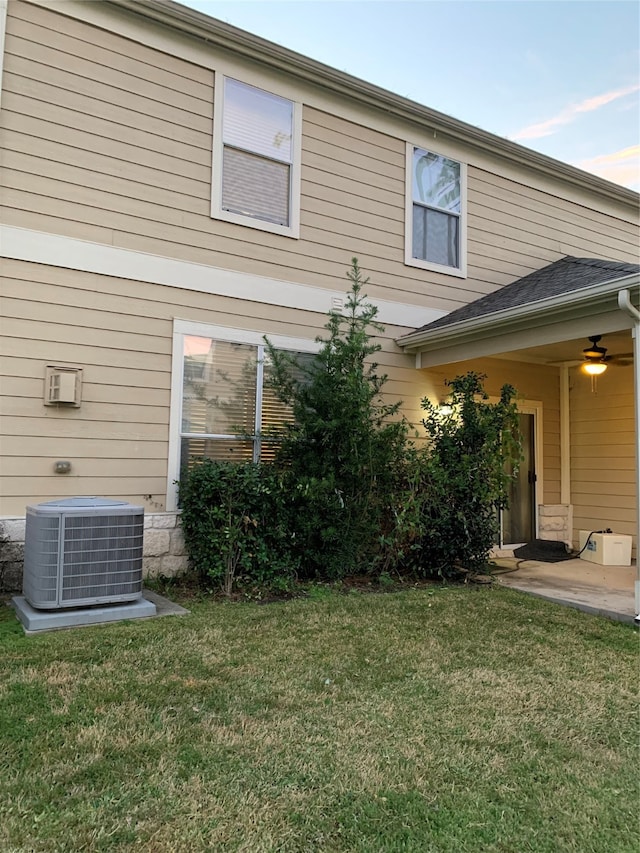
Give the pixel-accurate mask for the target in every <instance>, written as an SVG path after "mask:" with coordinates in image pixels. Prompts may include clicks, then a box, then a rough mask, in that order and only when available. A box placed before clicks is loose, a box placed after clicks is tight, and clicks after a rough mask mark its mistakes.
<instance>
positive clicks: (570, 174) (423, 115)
mask: <svg viewBox="0 0 640 853" xmlns="http://www.w3.org/2000/svg"><path fill="white" fill-rule="evenodd" d="M108 2H110V3H112V4H113V5H115V6H118V7H120V8H124V9H127V10H129V11H130V12H133V13H135V14H137V15H141V16H143V17H145V18H149V19H153V20H155V21H156V22H158V23H161V24H164V25H165V26H168V27H172V28H174V29H178V30H180V31H182V32H186V33H189V34H190V35H192V36H194V37H196V38H199V39H202V40H204V41H206V42H208V43H210V44H212V45H215V46H216V47H219V48H222V49H224V50H232V51H234V52H235V53H238V54H240V55H243V56H245V57H247V58H248V59H250V60H252V61H254V62H256V61H257V62H261V63H263V64H264V65H266V66H269V67H272V68H276V69H277V70H278V71H283V70H285V71H289V72H291V73H293V74H295V75H296V76H297V77H299V78H301V79H304V80H306V81H307V82H309V83H313V84H315V85H321V86H323V87H324V88H325V89H328V90H330V91H333V92H335V93H337V94H339V95H341V96H343V97H344V96H345V95H346V96H349V97H350V98H352V99H353V100H355V101H358V102H359V103H361V104H365V105H366V106H369V107H373V108H376V109H382V110H384V111H385V112H386V113H387V114H390V115H393V116H395V117H396V118H399V119H401V120H404V121H411V122H417V123H419V124H423V125H424V124H426V125H428V127H429V128H430V129H432V130H434V131H436V132H440V133H446V134H448V135H449V136H451V137H453V138H458V139H462V140H464V141H467V142H468V141H471V142H473V144H474V145H476V146H477V147H478V148H481V149H483V150H486V151H490V152H492V153H496V152H499V153H500V154H501V155H502V156H503V157H504V158H505V159H506V160H508V161H511V162H512V163H516V164H517V165H519V166H522V165H523V163H524V164H526V165H528V166H529V167H530V168H532V169H535V170H536V171H538V172H542V173H544V174H547V175H551V176H553V177H554V178H556V179H557V178H562V179H563V180H565V181H566V182H567V183H569V184H573V185H574V186H579V187H583V188H584V187H588V188H589V189H590V190H591V191H593V192H595V193H597V194H599V195H600V196H603V197H605V198H608V199H611V200H614V201H617V202H623V203H626V204H633V205H636V206H637V205H638V201H639V195H638V193H636V192H634V191H633V190H631V189H628V188H627V187H622V186H619V185H618V184H614V183H612V182H610V181H607V180H605V179H604V178H600V177H598V176H596V175H592V174H591V173H590V172H584V171H583V170H582V169H578V168H577V167H575V166H570V165H569V164H568V163H563V162H561V161H560V160H555V159H553V158H552V157H547V156H546V155H544V154H540V153H538V152H537V151H532V150H531V149H530V148H526V147H524V146H522V145H518V144H517V143H516V142H511V141H510V140H509V139H504V138H503V137H501V136H496V135H494V134H492V133H489V132H488V131H486V130H482V129H481V128H478V127H475V126H474V125H471V124H467V123H466V122H463V121H460V120H459V119H455V118H453V117H452V116H448V115H446V114H444V113H441V112H438V111H437V110H433V109H430V108H429V107H425V106H422V105H421V104H418V103H416V102H415V101H411V100H409V99H408V98H403V97H401V96H400V95H396V94H395V93H393V92H389V91H388V90H386V89H383V88H381V87H379V86H374V85H373V84H372V83H367V82H366V81H365V80H360V79H359V78H357V77H353V76H351V75H350V74H346V73H345V72H343V71H338V70H337V69H335V68H331V67H330V66H328V65H325V64H324V63H321V62H317V61H316V60H314V59H310V58H309V57H307V56H303V55H302V54H300V53H296V52H295V51H291V50H289V49H287V48H284V47H282V46H281V45H278V44H275V43H274V42H270V41H267V40H266V39H262V38H260V37H258V36H255V35H253V34H252V33H249V32H246V31H245V30H241V29H238V28H237V27H233V26H231V25H230V24H226V23H224V22H223V21H219V20H217V19H215V18H210V17H209V16H208V15H204V14H202V13H201V12H196V11H195V10H194V9H190V8H188V7H187V6H183V5H182V4H180V3H175V2H173V0H108Z"/></svg>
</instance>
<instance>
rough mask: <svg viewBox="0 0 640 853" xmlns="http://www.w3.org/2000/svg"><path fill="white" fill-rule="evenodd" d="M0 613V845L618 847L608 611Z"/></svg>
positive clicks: (623, 824)
mask: <svg viewBox="0 0 640 853" xmlns="http://www.w3.org/2000/svg"><path fill="white" fill-rule="evenodd" d="M188 606H190V607H191V608H192V615H190V616H187V617H182V618H166V619H156V620H151V621H145V622H138V623H129V624H119V625H112V626H103V627H99V628H85V629H77V630H73V631H65V632H59V633H53V634H47V635H43V636H39V637H31V638H25V637H24V636H23V634H22V629H21V628H20V627H19V626H18V624H17V622H16V621H15V617H14V616H13V614H12V611H10V610H9V609H8V608H4V607H2V608H0V610H1V611H2V612H1V613H0V672H1V675H2V677H1V680H0V738H1V739H2V744H1V747H2V748H1V752H0V850H1V851H2V853H9V852H10V851H13V852H14V853H17V851H21V853H26V852H27V851H34V853H46V852H47V851H74V853H75V851H129V850H131V851H138V850H142V851H152V852H153V853H163V851H171V853H174V851H189V853H192V852H193V851H201V850H214V851H215V850H220V851H227V850H229V851H236V850H243V851H361V853H372V851H452V853H463V851H501V853H506V851H513V853H525V851H535V853H544V851H549V853H558V851H569V850H570V851H576V853H588V851H594V853H596V852H597V853H614V851H630V853H631V851H633V853H636V851H637V850H638V837H637V829H638V803H639V802H640V791H639V789H638V778H639V774H638V758H639V754H638V714H637V693H638V690H637V688H638V672H639V670H638V646H637V634H636V633H635V631H634V629H633V628H632V627H631V626H626V625H620V624H615V623H610V622H607V621H605V620H603V619H599V618H597V617H593V616H588V615H585V614H582V613H579V612H577V611H574V610H569V609H563V608H561V607H559V606H555V605H552V604H549V603H547V602H544V601H541V600H538V599H533V598H529V597H526V596H524V595H519V594H518V593H515V592H512V591H509V590H504V589H490V588H481V589H472V588H450V589H445V588H437V589H433V590H416V591H408V592H402V593H393V594H385V595H382V594H380V595H364V594H359V593H353V594H350V595H338V594H335V593H330V594H326V595H323V594H318V595H316V596H314V597H313V598H310V599H298V600H294V601H290V602H286V603H278V604H269V605H260V604H254V603H247V604H229V603H216V602H196V603H192V604H189V605H188Z"/></svg>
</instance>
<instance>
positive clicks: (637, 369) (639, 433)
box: [618, 290, 640, 624]
mask: <svg viewBox="0 0 640 853" xmlns="http://www.w3.org/2000/svg"><path fill="white" fill-rule="evenodd" d="M618 307H619V308H620V310H621V311H624V313H625V314H628V315H629V317H631V319H632V320H633V329H632V335H633V377H634V383H635V389H634V391H635V394H634V396H635V414H636V583H635V592H636V618H635V621H636V624H640V548H639V547H638V542H639V537H640V311H638V309H637V308H636V307H635V306H634V305H632V303H631V296H630V294H629V291H628V290H621V291H620V292H619V293H618Z"/></svg>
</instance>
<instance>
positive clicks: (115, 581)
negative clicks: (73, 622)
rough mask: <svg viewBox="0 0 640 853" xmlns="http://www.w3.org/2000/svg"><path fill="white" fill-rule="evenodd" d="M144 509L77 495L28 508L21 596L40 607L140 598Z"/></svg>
mask: <svg viewBox="0 0 640 853" xmlns="http://www.w3.org/2000/svg"><path fill="white" fill-rule="evenodd" d="M143 536H144V508H143V507H141V506H134V505H133V504H129V503H126V502H125V501H113V500H107V499H106V498H95V497H86V498H84V497H81V498H68V499H66V500H56V501H48V502H47V503H41V504H37V505H36V506H28V507H27V518H26V532H25V547H24V578H23V594H24V597H25V598H26V600H27V601H28V602H29V604H30V605H31V606H32V607H34V608H36V609H42V610H58V609H61V608H64V607H87V606H89V605H93V604H117V603H120V602H126V601H136V600H137V599H139V598H141V597H142V544H143Z"/></svg>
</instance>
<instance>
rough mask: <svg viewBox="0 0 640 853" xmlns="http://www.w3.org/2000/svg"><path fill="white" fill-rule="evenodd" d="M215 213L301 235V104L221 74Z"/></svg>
mask: <svg viewBox="0 0 640 853" xmlns="http://www.w3.org/2000/svg"><path fill="white" fill-rule="evenodd" d="M214 110H215V119H214V159H213V197H212V208H211V209H212V216H214V217H215V218H217V219H225V220H227V221H229V222H235V223H237V224H239V225H249V226H251V227H253V228H260V229H262V230H265V231H272V232H275V233H276V234H284V235H286V236H289V237H297V236H298V234H299V221H300V214H299V209H300V147H301V139H300V137H301V122H300V105H299V104H298V103H296V102H294V101H290V100H288V99H286V98H282V97H280V96H279V95H276V94H273V93H271V92H267V91H265V90H264V89H259V88H257V87H255V86H250V85H248V84H246V83H241V82H240V81H238V80H234V79H232V78H231V77H224V76H223V75H221V74H218V75H216V94H215V104H214Z"/></svg>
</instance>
